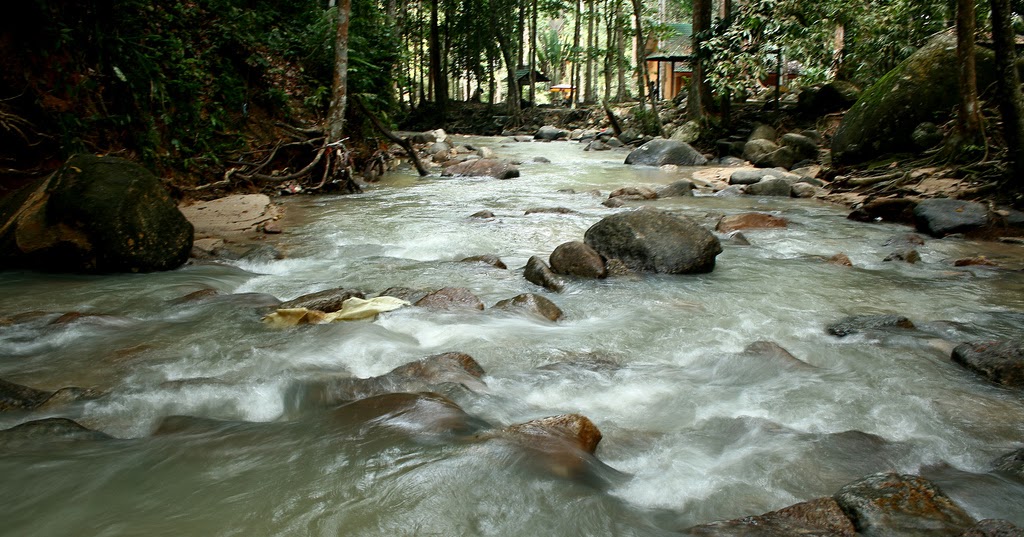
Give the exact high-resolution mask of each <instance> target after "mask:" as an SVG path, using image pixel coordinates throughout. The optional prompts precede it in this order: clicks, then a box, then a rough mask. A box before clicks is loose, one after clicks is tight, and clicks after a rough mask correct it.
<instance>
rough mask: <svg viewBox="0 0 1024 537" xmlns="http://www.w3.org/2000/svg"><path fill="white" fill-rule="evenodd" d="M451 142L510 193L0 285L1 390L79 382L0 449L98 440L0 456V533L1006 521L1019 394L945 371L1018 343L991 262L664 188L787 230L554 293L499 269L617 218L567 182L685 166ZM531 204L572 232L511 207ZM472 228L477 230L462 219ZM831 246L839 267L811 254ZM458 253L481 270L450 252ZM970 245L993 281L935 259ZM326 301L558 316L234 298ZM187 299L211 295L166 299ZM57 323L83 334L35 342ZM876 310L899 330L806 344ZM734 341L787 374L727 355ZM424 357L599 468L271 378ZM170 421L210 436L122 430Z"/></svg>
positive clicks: (352, 371) (363, 201)
mask: <svg viewBox="0 0 1024 537" xmlns="http://www.w3.org/2000/svg"><path fill="white" fill-rule="evenodd" d="M457 141H460V142H465V141H467V140H466V139H457ZM469 141H471V142H472V143H474V144H482V145H489V146H491V147H493V148H494V149H495V150H496V151H497V152H498V154H499V155H502V156H509V157H513V158H519V159H522V160H523V161H525V162H526V163H525V164H524V165H523V166H522V177H520V178H518V179H512V180H507V181H498V180H494V179H484V178H438V177H430V178H425V179H419V178H416V177H414V176H412V175H408V174H393V175H390V176H386V177H385V178H384V180H383V181H382V182H381V183H379V184H378V185H376V186H374V187H373V188H371V189H370V190H368V191H367V192H366V193H364V194H359V195H354V196H343V197H331V196H324V197H302V196H300V197H293V198H287V199H284V200H283V201H284V203H285V205H286V211H288V213H289V220H290V221H292V222H293V224H292V225H291V227H289V228H288V229H287V230H286V233H285V234H284V235H282V236H280V238H279V239H274V240H277V241H278V242H279V245H278V247H279V248H280V249H281V250H282V251H284V252H285V254H286V256H287V257H286V258H285V259H282V260H274V261H264V262H246V261H239V262H231V263H225V264H195V265H191V266H186V267H184V268H181V269H179V270H175V271H171V272H166V273H157V274H130V275H107V276H71V275H53V274H35V273H26V272H9V273H0V293H2V295H0V296H3V297H4V298H3V301H2V303H0V316H11V315H16V314H19V313H24V312H29V311H43V312H47V315H44V316H41V317H38V318H36V319H34V320H31V321H27V322H22V323H16V324H13V325H10V326H3V327H0V378H3V379H6V380H9V381H11V382H16V383H19V384H24V385H28V386H33V387H36V388H40V389H47V390H56V389H58V388H61V387H64V386H83V387H95V388H97V389H100V390H102V391H105V392H108V394H107V395H106V396H105V397H102V398H100V399H96V400H93V401H88V402H84V403H78V404H75V405H73V406H71V407H67V408H63V409H58V410H52V411H48V412H46V413H39V412H36V413H32V414H25V413H21V414H18V413H7V414H0V429H6V428H9V427H12V426H14V425H17V424H19V423H21V422H24V421H28V420H30V419H39V418H42V417H47V416H67V417H70V418H72V419H75V420H76V421H78V422H79V423H81V424H83V425H85V426H87V427H89V428H92V429H96V430H99V431H103V432H105V433H107V434H109V435H111V436H114V437H116V439H115V440H108V441H88V442H77V443H46V442H38V443H35V444H31V445H28V446H26V445H23V444H22V445H18V446H15V447H8V448H4V449H3V450H2V451H0V453H2V456H0V476H3V479H2V481H0V493H2V496H3V498H4V501H3V502H0V520H2V521H3V523H2V524H0V535H3V536H8V535H9V536H19V537H28V536H55V535H96V536H100V535H102V536H121V535H124V536H128V535H147V536H158V535H168V536H171V535H175V536H179V535H240V536H254V535H259V536H271V535H274V536H278V535H280V536H285V535H289V536H290V535H331V536H335V535H668V534H671V533H672V532H673V531H678V530H680V529H683V528H686V527H689V526H692V525H694V524H700V523H704V522H709V521H712V520H718V519H726V518H735V517H740V516H746V515H755V514H760V513H763V512H766V511H770V510H773V509H778V508H781V507H785V506H787V505H790V504H793V503H796V502H799V501H804V500H808V499H812V498H815V497H820V496H828V495H831V494H833V493H834V492H835V491H836V490H837V489H838V488H839V487H841V486H842V485H844V484H846V483H847V482H849V481H852V480H854V479H858V478H860V477H863V476H865V475H867V474H870V473H874V472H878V471H887V470H895V471H901V472H908V473H923V474H924V475H926V476H927V477H929V478H931V479H933V480H935V481H936V482H937V483H939V485H940V486H942V487H943V489H944V490H945V491H946V492H947V493H948V494H950V495H951V496H952V497H953V498H954V499H956V500H957V501H958V502H960V503H961V504H962V505H963V506H965V508H967V509H968V511H969V512H970V513H971V514H972V515H974V516H976V517H978V518H1005V519H1008V520H1011V521H1013V522H1015V523H1016V524H1018V525H1024V508H1022V506H1024V484H1022V483H1020V482H1015V481H1011V480H1008V479H1006V478H1004V477H1000V476H998V475H995V474H992V473H990V470H991V466H992V465H991V463H992V460H993V459H995V458H996V457H998V456H999V455H1002V454H1004V453H1007V452H1009V451H1012V450H1014V449H1018V448H1020V447H1021V444H1022V442H1024V398H1022V397H1021V395H1020V392H1013V391H1010V390H1007V389H1003V388H1000V387H997V386H994V385H991V384H989V383H987V382H986V381H985V380H983V379H981V378H979V377H977V376H975V375H974V374H973V373H970V372H968V371H966V370H964V369H962V368H960V367H959V366H957V365H956V364H953V363H952V362H951V361H950V360H949V348H950V343H952V344H956V343H959V342H963V341H970V340H975V339H981V338H1006V337H1011V336H1015V335H1017V336H1019V335H1020V330H1021V326H1022V324H1024V272H1021V270H1020V269H1021V267H1022V266H1024V252H1022V251H1021V250H1022V248H1021V247H1020V246H1010V245H1003V244H999V243H980V242H972V241H966V240H963V239H957V238H950V239H944V240H932V239H929V240H928V241H927V242H926V244H925V245H923V246H920V247H919V248H918V250H919V251H920V253H921V256H922V260H921V262H919V263H917V264H913V265H911V264H907V263H901V262H883V258H884V257H885V256H886V255H887V254H888V253H889V252H890V251H891V248H890V247H886V246H884V243H885V241H886V239H888V238H889V237H891V236H893V235H897V234H904V233H908V232H910V231H912V230H910V229H909V228H906V227H903V226H898V225H892V224H874V225H871V224H862V223H857V222H852V221H849V220H847V219H846V218H845V216H846V213H847V211H846V210H844V209H842V208H840V207H835V206H830V205H826V204H823V203H821V202H818V201H809V200H792V199H771V198H752V197H741V198H715V197H711V196H706V195H703V196H698V197H692V198H671V199H665V200H657V201H651V202H645V204H646V205H651V206H655V207H659V208H662V209H665V210H669V211H672V212H675V213H678V214H683V215H687V216H690V217H693V218H695V219H696V220H698V221H699V222H702V223H704V224H706V225H707V226H708V227H713V225H714V222H715V219H716V218H717V216H718V215H722V214H736V213H741V212H747V211H751V210H756V211H760V212H770V213H775V214H780V215H783V216H785V217H786V218H788V219H789V220H790V225H789V227H788V228H785V229H773V230H765V231H748V232H746V233H745V234H746V235H747V237H748V238H749V240H750V242H751V243H752V244H751V245H750V246H739V245H736V244H734V243H731V242H729V241H727V240H723V242H724V244H723V245H724V252H723V253H722V254H721V255H720V256H719V257H718V261H717V267H716V269H715V270H714V272H712V273H710V274H704V275H690V276H663V275H648V276H640V277H620V278H609V279H607V280H599V281H598V280H570V281H569V283H568V285H567V287H566V289H565V291H564V292H563V293H560V294H555V293H550V292H548V291H545V290H543V289H541V288H539V287H537V286H535V285H533V284H531V283H529V282H527V281H526V280H525V279H524V278H523V275H522V270H521V268H522V267H523V266H524V265H525V264H526V260H527V259H528V258H529V257H530V256H532V255H540V256H542V257H544V258H546V257H547V255H548V254H550V252H551V251H552V250H553V249H554V248H555V247H556V246H558V245H559V244H561V243H563V242H566V241H571V240H582V237H583V234H584V232H585V231H586V229H587V228H588V227H589V226H590V225H592V224H593V223H595V222H597V221H598V220H599V219H600V218H602V217H603V216H606V215H608V214H611V213H612V212H613V211H619V210H628V209H629V207H626V208H623V209H608V208H606V207H603V206H601V204H600V203H601V201H602V198H601V197H597V196H595V195H594V194H592V193H591V192H590V191H592V190H600V191H601V193H602V194H603V195H605V196H606V195H607V193H608V192H609V191H610V190H613V189H615V188H619V187H622V186H634V185H645V186H652V187H654V186H660V185H665V184H668V183H671V182H673V181H675V180H677V179H680V178H682V177H685V176H686V175H687V174H689V173H692V171H693V170H682V171H681V172H667V171H661V170H658V169H651V168H633V167H628V166H625V165H623V164H622V160H623V158H624V157H625V153H622V152H604V153H585V152H583V151H582V145H579V144H576V143H568V142H555V143H549V144H541V143H521V144H512V143H505V142H502V141H501V140H499V139H485V138H473V139H469ZM535 156H544V157H547V158H548V159H550V160H551V161H552V162H551V163H550V164H541V163H534V162H532V159H533V157H535ZM567 189H571V190H572V191H574V192H567V191H566V190H567ZM635 205H637V204H633V206H635ZM533 207H566V208H569V209H572V210H574V211H575V213H570V214H531V215H524V212H525V210H526V209H529V208H533ZM483 209H488V210H491V211H493V212H494V213H495V215H496V218H495V219H494V220H480V219H473V218H469V215H471V214H472V213H475V212H477V211H479V210H483ZM723 239H724V237H723ZM840 252H843V253H845V254H847V255H848V256H849V257H850V259H851V260H852V261H853V264H854V267H841V266H835V265H831V264H828V263H825V262H824V261H823V260H824V259H825V258H828V257H830V256H832V255H834V254H837V253H840ZM480 254H496V255H498V256H499V257H501V259H502V260H504V262H505V263H506V264H507V265H508V266H509V270H499V269H495V268H492V267H489V266H486V265H482V264H470V263H460V262H459V260H460V259H462V258H464V257H467V256H471V255H480ZM979 254H983V255H986V256H987V257H989V258H990V259H993V260H995V261H997V262H999V263H1000V264H1001V265H1002V268H991V267H963V268H960V267H954V266H953V263H952V260H954V259H957V258H960V257H967V256H974V255H979ZM341 286H344V287H349V288H356V289H361V290H364V291H366V292H368V293H376V292H380V291H383V290H384V289H387V288H389V287H392V286H401V287H409V288H417V289H420V288H422V289H437V288H441V287H448V286H457V287H467V288H469V289H471V290H472V291H473V292H474V293H475V294H476V295H477V296H479V297H480V298H481V299H482V300H483V302H484V303H485V304H486V305H487V306H491V305H493V304H494V303H495V302H497V301H499V300H502V299H506V298H511V297H513V296H515V295H518V294H521V293H526V292H535V293H539V294H543V295H545V296H547V297H548V298H550V299H551V300H552V301H554V302H555V303H556V304H557V305H558V306H559V307H560V308H561V309H562V310H563V311H564V312H565V316H566V318H565V319H564V320H562V321H560V322H558V323H550V322H547V321H543V320H539V319H535V318H531V317H524V316H522V315H516V314H511V313H507V312H497V311H485V312H482V313H480V312H457V313H450V312H449V313H444V312H436V311H430V310H426V309H422V308H405V309H402V310H399V311H396V312H392V313H389V314H386V315H382V316H381V317H380V318H378V319H377V320H376V321H373V322H352V323H338V324H332V325H320V326H305V327H299V328H294V329H287V330H279V329H269V328H268V327H266V326H264V325H263V324H261V323H260V322H259V318H260V314H259V313H258V312H257V310H256V309H255V308H254V307H253V305H254V304H258V303H259V298H258V297H257V296H255V295H253V294H256V293H262V294H270V295H273V296H275V297H277V298H280V299H283V300H287V299H291V298H294V297H297V296H299V295H303V294H306V293H310V292H313V291H318V290H322V289H328V288H333V287H341ZM207 288H213V289H216V290H217V291H219V292H220V295H219V296H218V297H217V298H215V299H211V300H203V301H196V302H188V303H183V304H182V303H176V302H175V299H178V298H180V297H182V296H184V295H187V294H189V293H191V292H194V291H197V290H201V289H207ZM72 311H73V312H82V313H92V314H102V316H96V317H83V318H81V319H79V320H78V321H76V322H73V323H69V324H66V325H50V324H49V323H50V322H51V321H53V320H54V319H55V318H56V317H58V316H59V315H60V314H62V313H66V312H72ZM883 313H897V314H902V315H905V316H907V317H909V318H910V319H911V320H912V321H913V322H914V323H915V324H916V325H917V326H918V330H915V331H903V332H899V331H894V332H883V333H879V334H869V335H865V334H860V335H854V336H849V337H846V338H842V339H840V338H837V337H834V336H830V335H828V334H827V333H826V332H825V325H826V324H828V323H830V322H833V321H836V320H839V319H841V318H843V317H846V316H849V315H861V314H883ZM758 340H769V341H773V342H776V343H778V344H780V345H781V346H782V347H784V348H786V349H787V350H789V351H790V352H791V353H792V354H793V355H795V356H796V357H797V358H799V359H800V360H803V361H804V362H806V363H807V364H809V365H810V366H811V367H799V366H796V365H793V364H787V363H782V362H777V361H773V360H770V359H765V358H751V357H750V356H741V355H740V352H741V351H742V350H743V349H744V348H745V347H746V346H747V345H749V344H750V343H752V342H754V341H758ZM448 351H461V352H465V353H468V354H470V355H471V356H473V357H474V358H475V359H476V360H477V361H478V362H479V363H480V364H481V365H482V366H483V368H484V369H485V371H486V372H487V375H486V376H485V377H484V382H485V383H486V389H484V390H480V391H478V392H475V393H474V392H470V391H456V392H453V393H451V394H447V395H449V396H450V397H452V398H453V399H454V400H455V401H456V402H457V403H458V404H459V405H460V406H461V407H462V408H463V409H465V410H466V411H467V412H468V413H469V414H471V415H473V416H475V417H477V418H480V419H482V420H484V421H486V422H487V423H489V424H490V425H492V426H495V427H501V426H505V425H509V424H513V423H519V422H523V421H527V420H530V419H534V418H539V417H544V416H552V415H557V414H564V413H580V414H583V415H585V416H587V417H588V418H590V419H591V420H592V421H593V422H594V423H595V424H596V425H597V426H598V427H599V428H600V429H601V431H602V433H603V434H604V440H603V441H602V443H601V445H600V446H599V448H598V451H597V457H598V458H599V459H600V460H601V461H603V462H604V463H605V464H607V465H608V466H610V467H611V468H613V469H615V470H616V471H617V472H618V473H614V472H609V475H610V476H611V477H608V478H607V479H605V480H603V481H602V482H601V483H597V484H595V483H592V482H582V481H577V480H574V479H568V478H565V477H563V476H559V475H554V474H551V473H548V472H545V471H543V470H542V469H537V468H533V467H530V466H529V465H523V464H520V463H519V456H518V455H517V454H516V453H510V452H502V451H495V450H493V449H487V448H486V447H481V446H480V445H466V444H461V443H457V442H449V441H445V440H444V439H437V438H433V437H430V436H429V435H422V434H419V433H417V431H418V429H417V427H418V425H417V424H415V423H407V422H402V421H401V420H399V419H397V418H396V420H395V421H391V422H389V421H387V420H385V421H383V422H381V421H378V422H374V423H370V424H351V423H338V422H335V421H332V420H331V419H329V418H325V417H324V415H326V414H327V412H326V411H324V413H322V414H317V413H313V415H303V416H294V415H292V413H290V412H289V411H288V403H287V400H286V399H287V394H288V393H289V390H290V389H291V388H292V387H293V386H294V385H295V384H296V383H297V382H302V381H308V380H316V379H319V378H323V377H326V376H338V375H351V376H355V377H370V376H375V375H381V374H383V373H386V372H387V371H389V370H391V369H393V368H395V367H397V366H399V365H402V364H404V363H407V362H410V361H413V360H417V359H420V358H423V357H426V356H428V355H432V354H437V353H442V352H448ZM172 415H188V416H196V417H200V418H209V419H215V420H223V421H222V422H217V424H216V425H213V426H211V427H210V428H209V430H206V431H205V432H197V433H190V434H171V435H162V436H151V433H152V432H153V430H154V429H155V428H156V427H157V426H158V424H159V423H160V422H161V421H162V420H163V419H164V418H166V417H168V416H172ZM849 431H859V432H860V433H866V434H859V433H851V432H849Z"/></svg>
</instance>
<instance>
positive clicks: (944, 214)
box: [914, 199, 988, 237]
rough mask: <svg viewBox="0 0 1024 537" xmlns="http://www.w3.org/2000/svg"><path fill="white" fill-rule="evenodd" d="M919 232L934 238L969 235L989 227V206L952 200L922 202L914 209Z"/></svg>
mask: <svg viewBox="0 0 1024 537" xmlns="http://www.w3.org/2000/svg"><path fill="white" fill-rule="evenodd" d="M914 222H915V224H916V225H917V229H918V231H921V232H923V233H927V234H929V235H931V236H933V237H945V236H946V235H951V234H953V233H969V232H971V231H977V230H979V229H981V228H983V227H985V226H986V225H988V206H986V205H984V204H982V203H977V202H973V201H960V200H952V199H930V200H922V201H920V202H918V204H917V205H916V206H915V207H914Z"/></svg>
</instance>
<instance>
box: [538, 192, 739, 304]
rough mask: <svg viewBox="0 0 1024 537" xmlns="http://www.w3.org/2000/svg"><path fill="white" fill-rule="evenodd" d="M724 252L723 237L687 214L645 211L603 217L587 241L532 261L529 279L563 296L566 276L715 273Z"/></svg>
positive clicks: (587, 232)
mask: <svg viewBox="0 0 1024 537" xmlns="http://www.w3.org/2000/svg"><path fill="white" fill-rule="evenodd" d="M721 252H722V245H721V243H720V242H719V241H718V238H717V237H715V236H714V234H712V233H711V232H710V231H708V230H707V229H705V228H704V227H703V226H701V225H700V224H698V223H697V222H694V221H693V220H691V219H690V218H687V217H685V216H676V215H673V214H671V213H668V212H666V211H661V210H658V209H651V208H640V209H638V210H634V211H627V212H621V213H618V214H614V215H611V216H607V217H605V218H603V219H601V220H600V221H599V222H597V223H596V224H594V225H593V226H591V227H590V228H589V229H588V230H587V231H586V233H585V234H584V237H583V241H582V242H581V241H572V242H568V243H565V244H562V245H559V246H558V247H557V248H555V250H554V251H553V252H552V253H551V255H550V256H549V258H548V261H549V262H550V267H549V266H548V265H547V264H546V263H545V262H544V260H543V259H542V258H540V257H539V256H533V257H531V258H530V260H529V262H528V263H527V265H526V268H525V270H524V276H525V277H526V279H527V280H529V281H530V282H532V283H534V284H537V285H540V286H542V287H545V288H547V289H549V290H552V291H556V292H560V291H562V289H563V288H564V287H565V283H564V281H563V280H562V278H561V276H571V277H576V278H591V279H593V278H606V277H608V276H609V275H621V274H627V273H630V272H648V273H662V274H695V273H706V272H711V271H712V270H714V268H715V257H716V256H718V254H720V253H721Z"/></svg>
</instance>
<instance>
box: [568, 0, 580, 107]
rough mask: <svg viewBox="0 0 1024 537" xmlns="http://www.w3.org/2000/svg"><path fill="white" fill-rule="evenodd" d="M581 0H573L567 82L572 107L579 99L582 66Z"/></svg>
mask: <svg viewBox="0 0 1024 537" xmlns="http://www.w3.org/2000/svg"><path fill="white" fill-rule="evenodd" d="M582 1H583V0H573V5H574V6H575V13H574V15H575V20H576V22H575V26H574V27H573V33H572V36H573V37H572V77H571V79H570V80H569V83H570V84H572V90H570V92H569V103H570V106H571V107H572V108H575V107H576V101H579V92H580V69H581V68H582V67H583V66H582V63H583V62H581V61H580V26H581V23H582V22H583V21H582V20H581V19H582V17H583V10H582V9H581V8H580V2H582Z"/></svg>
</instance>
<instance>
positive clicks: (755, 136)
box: [747, 123, 777, 143]
mask: <svg viewBox="0 0 1024 537" xmlns="http://www.w3.org/2000/svg"><path fill="white" fill-rule="evenodd" d="M776 136H777V133H776V132H775V128H774V127H772V126H771V125H765V124H764V123H761V124H759V125H757V126H756V127H754V130H752V131H750V136H748V137H747V141H748V142H749V141H752V140H768V141H769V142H773V143H774V142H775V138H776Z"/></svg>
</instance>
